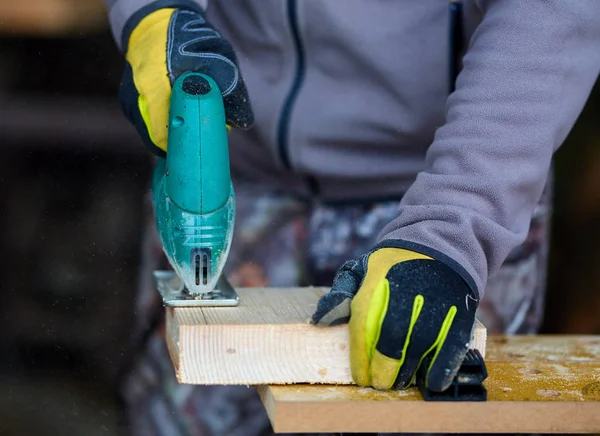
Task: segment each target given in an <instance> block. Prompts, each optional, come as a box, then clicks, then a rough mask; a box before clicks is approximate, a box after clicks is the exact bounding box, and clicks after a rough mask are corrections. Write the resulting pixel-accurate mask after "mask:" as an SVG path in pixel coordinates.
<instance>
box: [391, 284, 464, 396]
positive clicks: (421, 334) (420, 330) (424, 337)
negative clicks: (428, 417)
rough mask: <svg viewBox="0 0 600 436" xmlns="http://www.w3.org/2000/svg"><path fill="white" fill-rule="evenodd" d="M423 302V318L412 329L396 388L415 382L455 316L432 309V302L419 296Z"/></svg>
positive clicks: (438, 308)
mask: <svg viewBox="0 0 600 436" xmlns="http://www.w3.org/2000/svg"><path fill="white" fill-rule="evenodd" d="M419 297H420V298H421V299H422V300H423V306H424V307H423V310H422V313H421V316H419V318H418V319H417V320H416V323H415V324H414V326H413V327H412V334H411V337H410V341H409V342H408V346H407V348H406V350H405V353H404V358H403V362H402V366H401V367H400V371H399V373H398V377H397V378H396V380H395V383H394V386H397V387H402V388H407V387H409V386H410V385H411V384H413V383H414V382H415V378H416V374H417V371H418V370H419V368H421V367H422V365H423V364H424V363H423V362H424V359H425V358H426V357H427V356H428V355H430V354H431V353H432V351H433V350H434V349H435V348H436V346H437V344H438V342H439V341H440V340H441V339H442V338H441V337H440V330H441V329H442V326H443V325H444V323H445V322H446V317H447V316H449V318H448V319H451V318H453V315H452V314H450V315H448V312H444V310H443V308H441V307H435V306H434V307H432V302H431V301H429V302H428V301H425V299H424V297H423V296H420V295H419V296H417V299H418V298H419Z"/></svg>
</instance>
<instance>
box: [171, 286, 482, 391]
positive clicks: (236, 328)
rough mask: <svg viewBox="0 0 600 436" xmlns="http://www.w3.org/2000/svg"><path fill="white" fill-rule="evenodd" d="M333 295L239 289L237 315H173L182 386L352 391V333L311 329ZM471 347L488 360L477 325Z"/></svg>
mask: <svg viewBox="0 0 600 436" xmlns="http://www.w3.org/2000/svg"><path fill="white" fill-rule="evenodd" d="M327 291H328V289H327V288H316V287H307V288H285V289H283V288H243V289H237V292H238V294H239V295H240V300H241V303H240V305H239V306H238V307H207V308H198V307H196V308H167V321H166V323H167V345H168V347H169V352H170V354H171V358H172V360H173V364H174V367H175V371H176V375H177V379H178V381H179V382H180V383H186V384H201V385H265V384H294V383H311V384H315V383H316V384H335V385H348V384H352V383H353V382H352V377H351V374H350V366H349V350H348V343H349V336H348V327H347V325H341V326H336V327H316V326H314V325H311V324H310V323H309V318H310V316H311V315H312V313H313V312H314V310H315V308H316V305H317V302H318V300H319V298H320V297H321V296H322V295H323V294H324V293H325V292H327ZM474 338H475V339H474V341H473V344H472V346H473V347H474V348H477V349H478V350H479V351H480V352H481V353H482V354H483V355H485V340H486V330H485V328H484V327H483V326H482V325H481V324H478V326H477V328H476V329H475V334H474Z"/></svg>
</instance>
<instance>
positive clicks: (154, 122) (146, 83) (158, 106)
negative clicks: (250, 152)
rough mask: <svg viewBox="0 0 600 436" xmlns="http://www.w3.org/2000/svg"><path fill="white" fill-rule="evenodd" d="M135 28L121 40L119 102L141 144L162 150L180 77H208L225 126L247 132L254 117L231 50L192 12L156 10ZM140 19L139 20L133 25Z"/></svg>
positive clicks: (136, 24) (197, 13)
mask: <svg viewBox="0 0 600 436" xmlns="http://www.w3.org/2000/svg"><path fill="white" fill-rule="evenodd" d="M134 18H135V19H136V23H134V24H132V23H129V25H128V26H126V28H128V27H132V28H133V30H132V31H131V33H130V35H129V38H127V41H125V50H126V52H125V57H126V61H127V63H126V66H125V71H124V73H123V78H122V81H121V87H120V90H119V100H120V102H121V106H122V107H123V110H124V112H125V115H126V116H127V118H128V119H129V121H130V122H131V123H132V124H133V125H134V126H135V127H136V129H137V131H138V132H139V134H140V135H141V137H142V139H143V140H144V143H145V144H146V145H147V146H148V147H149V148H150V149H151V150H152V151H153V152H155V153H156V154H158V155H164V153H165V152H166V151H167V124H168V115H169V98H170V95H171V86H172V85H173V83H174V82H175V80H176V79H177V78H178V77H179V76H180V75H181V74H183V73H186V72H190V71H193V72H198V73H203V74H206V75H208V76H210V77H211V78H212V79H213V80H214V81H215V82H216V84H217V85H218V86H219V89H220V90H221V94H222V95H223V103H224V106H225V117H226V122H227V124H228V126H230V127H237V128H243V129H246V128H249V127H250V126H251V125H252V123H253V119H254V116H253V113H252V108H251V105H250V101H249V98H248V93H247V90H246V86H245V84H244V80H243V78H242V75H241V73H240V69H239V67H238V64H237V59H236V56H235V53H234V51H233V48H232V47H231V45H230V44H229V42H228V41H226V40H225V39H224V38H223V37H222V36H221V34H220V33H219V32H217V31H216V30H215V29H214V28H213V27H212V26H211V25H210V24H209V23H208V22H207V21H206V19H205V18H204V15H203V12H202V10H201V9H200V8H197V9H194V10H192V9H172V8H165V9H158V10H155V11H153V12H150V13H148V14H147V15H146V16H144V17H143V18H142V19H141V20H140V18H139V16H134ZM137 20H139V21H137Z"/></svg>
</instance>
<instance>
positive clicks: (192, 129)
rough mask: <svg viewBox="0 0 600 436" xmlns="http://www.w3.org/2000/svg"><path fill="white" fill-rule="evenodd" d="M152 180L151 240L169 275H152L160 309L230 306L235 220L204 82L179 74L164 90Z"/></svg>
mask: <svg viewBox="0 0 600 436" xmlns="http://www.w3.org/2000/svg"><path fill="white" fill-rule="evenodd" d="M167 150H168V151H167V153H166V158H159V159H158V162H157V163H156V166H155V168H154V173H153V177H152V196H153V203H154V212H155V218H156V225H157V228H158V233H159V235H160V239H161V242H162V246H163V250H164V252H165V255H166V257H167V259H168V260H169V263H170V264H171V267H172V268H173V271H155V272H154V279H155V282H156V285H157V288H158V291H159V292H160V294H161V295H162V298H163V301H164V303H165V305H167V306H234V305H237V304H238V302H239V299H238V297H237V294H236V293H235V291H234V290H233V288H232V287H231V285H230V284H229V283H228V282H227V280H226V278H225V277H224V275H223V267H224V265H225V262H226V260H227V256H228V254H229V249H230V246H231V239H232V235H233V226H234V221H235V219H234V218H235V195H234V190H233V185H232V183H231V176H230V167H229V149H228V141H227V127H226V121H225V111H224V106H223V99H222V96H221V92H220V90H219V88H218V86H217V84H216V83H215V82H214V81H213V80H212V79H211V78H210V77H208V76H206V75H203V74H198V73H186V74H184V75H182V76H181V77H179V78H178V79H177V80H176V81H175V83H174V85H173V89H172V93H171V99H170V108H169V124H168V148H167Z"/></svg>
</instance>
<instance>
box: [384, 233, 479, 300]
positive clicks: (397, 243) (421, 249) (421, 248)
mask: <svg viewBox="0 0 600 436" xmlns="http://www.w3.org/2000/svg"><path fill="white" fill-rule="evenodd" d="M390 247H391V248H402V249H404V250H411V251H414V252H415V253H420V254H424V255H425V256H429V257H432V258H433V259H435V260H437V261H439V262H442V263H444V264H446V265H447V266H449V267H450V268H452V269H453V270H454V272H456V273H457V274H458V275H459V276H461V277H462V279H463V280H464V281H465V282H466V283H467V285H468V286H469V288H470V289H471V292H472V293H473V295H474V296H475V297H477V298H479V293H478V292H477V286H476V285H475V280H473V277H471V275H470V274H469V273H468V272H467V270H466V269H465V268H464V267H463V266H462V265H461V264H459V263H458V262H456V261H455V260H454V259H452V258H450V257H448V256H446V255H445V254H444V253H442V252H440V251H437V250H435V249H433V248H430V247H427V246H425V245H421V244H417V243H415V242H410V241H403V240H401V239H385V240H383V241H381V242H379V243H378V244H377V245H375V247H373V250H377V249H379V248H390Z"/></svg>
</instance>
